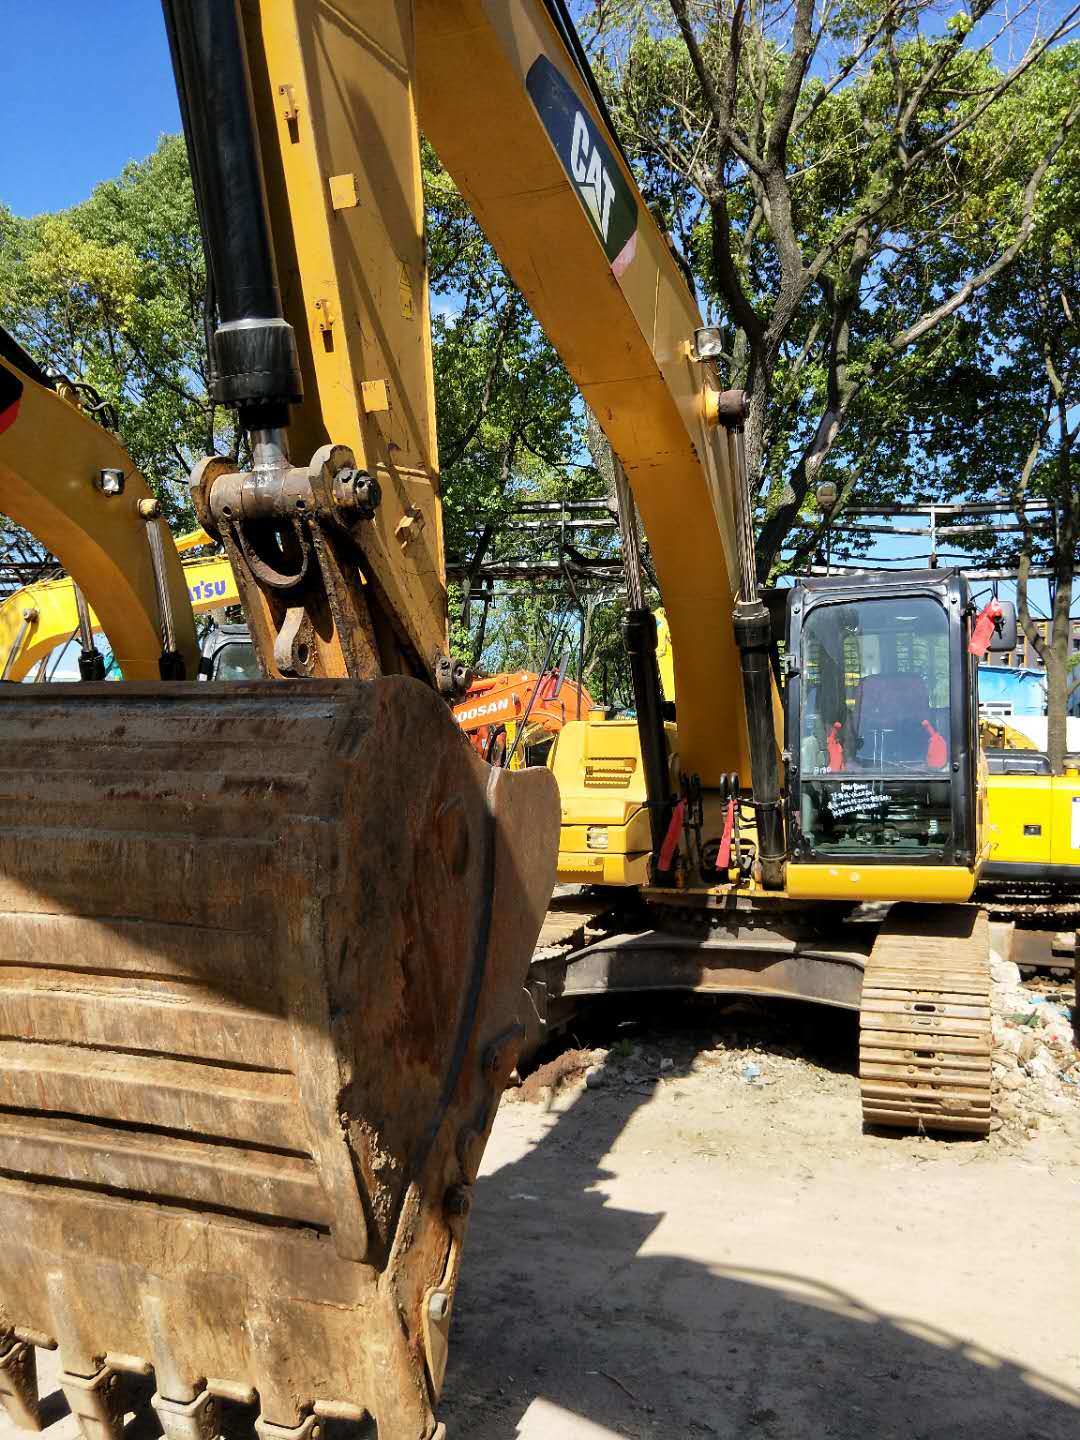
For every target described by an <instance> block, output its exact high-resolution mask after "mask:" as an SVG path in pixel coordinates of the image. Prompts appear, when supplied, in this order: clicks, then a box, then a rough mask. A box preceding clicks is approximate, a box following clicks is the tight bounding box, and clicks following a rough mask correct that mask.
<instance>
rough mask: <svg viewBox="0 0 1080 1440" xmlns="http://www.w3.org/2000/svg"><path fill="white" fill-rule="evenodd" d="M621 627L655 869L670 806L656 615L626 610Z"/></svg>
mask: <svg viewBox="0 0 1080 1440" xmlns="http://www.w3.org/2000/svg"><path fill="white" fill-rule="evenodd" d="M622 629H623V644H624V645H625V647H626V656H627V659H628V660H629V662H630V681H631V684H632V685H633V687H634V708H635V710H636V711H637V726H638V736H639V738H640V740H641V764H642V768H643V770H644V773H645V794H646V796H647V797H648V805H649V824H650V828H651V834H652V849H653V865H654V869H655V867H656V866H657V865H658V864H659V855H660V847H661V845H662V844H663V842H664V837H665V835H666V834H667V829H668V825H669V824H670V822H671V812H672V808H673V802H672V797H671V773H670V765H669V762H668V749H667V733H666V731H665V729H664V694H663V691H662V689H661V688H660V670H659V667H658V665H657V663H656V617H655V616H654V615H653V613H652V611H651V610H637V609H630V610H627V611H626V613H625V615H624V616H623V622H622ZM661 878H662V877H661Z"/></svg>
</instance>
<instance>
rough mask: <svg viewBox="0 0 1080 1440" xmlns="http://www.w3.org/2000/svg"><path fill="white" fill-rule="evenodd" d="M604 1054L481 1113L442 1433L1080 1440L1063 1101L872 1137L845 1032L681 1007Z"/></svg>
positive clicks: (1074, 1241) (752, 1013)
mask: <svg viewBox="0 0 1080 1440" xmlns="http://www.w3.org/2000/svg"><path fill="white" fill-rule="evenodd" d="M613 1035H615V1036H617V1037H618V1038H617V1040H616V1043H615V1044H614V1046H611V1041H612V1036H613ZM591 1038H593V1039H595V1038H597V1037H595V1036H594V1037H591ZM598 1038H599V1039H600V1040H602V1041H603V1042H604V1043H605V1045H607V1046H608V1047H610V1048H608V1052H607V1055H606V1057H605V1058H604V1059H603V1061H602V1063H601V1064H600V1065H599V1067H598V1068H596V1069H595V1070H593V1072H592V1073H591V1074H590V1076H589V1088H586V1087H585V1085H584V1083H583V1081H582V1079H581V1078H580V1076H579V1078H577V1079H576V1080H574V1079H571V1080H568V1081H567V1080H564V1081H563V1083H562V1088H561V1089H559V1090H558V1091H557V1092H556V1093H553V1092H552V1091H551V1089H549V1088H546V1087H545V1086H544V1085H543V1084H539V1085H537V1084H532V1085H529V1086H527V1087H525V1089H524V1091H523V1092H521V1093H520V1095H519V1097H517V1100H516V1103H515V1101H514V1097H511V1102H510V1103H506V1104H504V1105H503V1107H502V1109H501V1111H500V1113H499V1117H498V1120H497V1123H496V1127H495V1133H494V1136H493V1139H492V1143H491V1145H490V1147H489V1150H488V1154H487V1158H486V1162H485V1166H484V1172H483V1177H482V1180H481V1182H480V1184H479V1186H478V1194H477V1197H476V1206H475V1209H474V1212H473V1216H474V1218H473V1222H472V1226H471V1229H470V1235H469V1242H468V1253H467V1255H466V1259H465V1265H464V1276H463V1280H462V1284H461V1288H460V1290H459V1293H458V1299H457V1304H456V1311H455V1319H454V1333H453V1335H452V1345H451V1366H450V1371H449V1374H448V1377H447V1383H446V1389H445V1400H444V1405H443V1410H442V1414H443V1417H444V1419H445V1420H446V1422H447V1429H448V1436H449V1440H515V1437H529V1440H540V1437H543V1440H571V1437H573V1440H594V1437H595V1440H600V1437H604V1436H628V1437H652V1436H657V1437H661V1436H662V1437H664V1440H669V1437H688V1440H689V1437H698V1436H714V1435H715V1436H723V1437H725V1440H726V1437H735V1436H739V1437H752V1436H761V1437H762V1440H781V1437H790V1440H804V1437H805V1440H809V1437H811V1436H813V1437H838V1440H848V1437H850V1440H867V1437H875V1440H890V1437H895V1440H901V1437H903V1440H937V1437H943V1440H944V1437H949V1440H956V1437H968V1436H970V1437H976V1436H978V1437H980V1440H997V1437H999V1436H1000V1437H1002V1440H1005V1437H1008V1440H1059V1437H1060V1440H1065V1437H1070V1440H1075V1437H1076V1436H1077V1435H1078V1434H1080V1098H1078V1099H1077V1101H1076V1102H1075V1103H1073V1104H1072V1105H1071V1106H1070V1107H1069V1109H1068V1110H1067V1111H1066V1112H1065V1113H1064V1114H1062V1113H1058V1114H1055V1115H1054V1116H1053V1117H1048V1118H1042V1119H1041V1120H1040V1121H1038V1122H1037V1123H1038V1125H1039V1128H1038V1129H1037V1130H1036V1129H1033V1128H1032V1129H1031V1132H1030V1134H1029V1133H1028V1131H1027V1130H1025V1131H1022V1132H1019V1133H1017V1132H1016V1131H1014V1130H1011V1129H1003V1130H1001V1131H999V1132H998V1133H996V1134H995V1135H994V1136H992V1137H991V1139H990V1140H989V1141H983V1142H977V1141H971V1140H953V1141H948V1140H934V1139H929V1138H923V1139H919V1138H911V1139H890V1138H885V1137H884V1136H879V1135H863V1134H862V1133H861V1128H860V1122H859V1097H858V1087H857V1082H856V1080H855V1077H854V1074H853V1057H854V1049H855V1022H854V1020H853V1018H852V1017H848V1016H845V1015H834V1016H830V1015H824V1016H823V1014H822V1012H820V1011H818V1012H814V1011H810V1010H803V1009H801V1007H791V1006H789V1007H787V1008H786V1009H785V1008H784V1007H783V1006H778V1007H776V1008H774V1010H772V1011H769V1010H764V1011H762V1010H760V1009H758V1008H756V1007H749V1008H747V1007H734V1009H732V1008H731V1007H726V1008H725V1009H724V1010H723V1011H721V1009H720V1008H719V1007H717V1008H716V1009H715V1010H712V1011H710V1010H709V1009H708V1007H707V1005H702V1004H701V1003H700V1002H699V1004H698V1005H697V1006H694V1007H687V1008H686V1009H684V1010H683V1011H682V1012H681V1013H680V1014H677V1015H676V1014H668V1015H659V1016H656V1017H655V1021H654V1027H653V1028H652V1029H649V1030H646V1029H644V1028H636V1027H634V1026H633V1025H628V1026H624V1027H622V1028H621V1029H612V1027H611V1025H610V1023H609V1024H608V1026H607V1028H606V1030H602V1031H601V1032H600V1034H599V1037H598ZM580 1058H581V1060H582V1061H583V1062H587V1061H588V1060H589V1059H590V1058H591V1057H590V1056H588V1055H585V1056H582V1057H580ZM755 1068H756V1069H757V1070H759V1071H760V1074H759V1075H755V1074H754V1073H753V1072H754V1069H755ZM558 1069H559V1066H558V1064H556V1065H554V1066H553V1067H552V1070H553V1071H557V1070H558ZM549 1073H550V1072H549ZM537 1078H539V1079H541V1080H542V1079H543V1078H544V1077H543V1075H541V1076H539V1077H537Z"/></svg>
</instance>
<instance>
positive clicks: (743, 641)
mask: <svg viewBox="0 0 1080 1440" xmlns="http://www.w3.org/2000/svg"><path fill="white" fill-rule="evenodd" d="M735 643H736V644H737V645H738V647H739V656H740V659H741V662H742V679H743V695H744V697H745V703H746V725H747V730H748V731H749V738H750V783H751V785H752V787H753V791H754V816H755V819H756V821H757V837H758V860H759V861H760V863H761V879H762V884H763V885H764V886H765V888H766V889H767V890H779V889H780V888H781V887H782V885H783V883H784V863H785V861H786V859H787V849H786V846H785V844H784V812H783V808H782V805H781V801H780V762H779V757H778V755H777V752H776V734H775V729H774V726H773V709H772V662H771V659H770V649H771V645H772V624H771V622H770V620H769V612H768V610H767V609H766V608H765V606H764V605H763V604H762V603H761V601H760V600H753V601H740V602H739V604H737V605H736V606H735Z"/></svg>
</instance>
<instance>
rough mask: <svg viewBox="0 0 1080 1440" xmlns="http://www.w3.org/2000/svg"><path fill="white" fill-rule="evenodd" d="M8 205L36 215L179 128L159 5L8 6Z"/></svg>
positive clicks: (2, 108)
mask: <svg viewBox="0 0 1080 1440" xmlns="http://www.w3.org/2000/svg"><path fill="white" fill-rule="evenodd" d="M3 9H4V25H3V29H4V37H3V44H2V45H0V134H2V135H3V136H4V137H5V143H4V162H3V169H2V172H0V200H2V201H3V202H4V203H5V204H6V205H8V206H10V207H11V209H12V210H14V211H15V213H16V214H17V215H35V214H37V213H38V212H39V211H41V210H57V209H60V208H61V207H63V206H66V205H74V204H75V203H76V202H77V201H79V200H84V199H85V198H86V196H87V195H89V193H90V191H91V190H92V189H93V187H94V186H95V185H96V184H97V182H98V181H99V180H107V179H109V178H110V177H111V176H113V175H116V174H117V173H118V172H119V171H120V170H121V169H122V168H123V166H124V165H125V164H126V163H127V161H128V160H138V159H141V158H142V157H143V156H145V155H147V154H149V152H150V151H151V150H153V148H154V146H155V145H156V144H157V141H158V136H159V135H161V134H163V133H165V132H167V131H176V130H179V129H180V112H179V110H178V109H177V104H176V91H175V89H174V87H173V77H172V69H171V67H170V65H169V47H168V43H167V42H166V39H165V22H164V21H163V19H162V16H161V6H160V4H158V3H157V0H103V3H98V4H93V3H86V0H4V5H3Z"/></svg>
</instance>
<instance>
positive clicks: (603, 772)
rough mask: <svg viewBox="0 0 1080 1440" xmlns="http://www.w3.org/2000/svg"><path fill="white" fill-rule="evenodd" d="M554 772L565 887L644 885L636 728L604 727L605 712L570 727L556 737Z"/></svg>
mask: <svg viewBox="0 0 1080 1440" xmlns="http://www.w3.org/2000/svg"><path fill="white" fill-rule="evenodd" d="M669 728H670V735H671V739H672V741H674V738H675V727H674V726H671V727H669ZM548 767H549V769H550V770H551V772H552V774H553V775H554V776H555V779H556V780H557V782H558V785H559V799H560V807H561V816H562V824H561V827H560V831H559V861H558V877H559V880H560V881H562V882H563V883H564V884H567V885H614V886H628V885H637V886H640V885H644V884H646V882H647V881H648V865H649V845H650V839H649V817H648V812H647V810H646V808H645V803H646V799H647V796H646V793H645V776H644V774H643V772H642V766H641V742H640V739H639V736H638V728H637V722H636V721H634V720H605V718H604V712H603V711H602V710H594V711H591V712H590V713H589V715H588V716H587V717H586V719H584V720H571V721H569V722H568V723H567V724H566V725H564V726H563V728H562V729H561V730H560V731H559V733H558V735H557V736H556V737H555V741H554V743H553V744H552V747H551V750H550V752H549V754H548Z"/></svg>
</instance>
